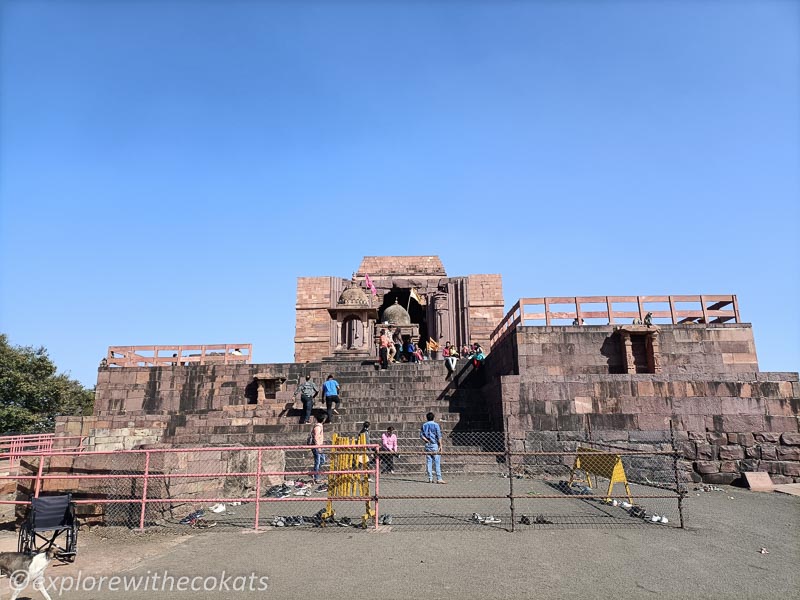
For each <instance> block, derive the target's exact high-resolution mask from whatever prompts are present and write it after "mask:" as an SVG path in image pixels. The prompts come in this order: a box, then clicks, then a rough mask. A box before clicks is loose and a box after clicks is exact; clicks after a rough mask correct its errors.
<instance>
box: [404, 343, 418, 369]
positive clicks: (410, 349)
mask: <svg viewBox="0 0 800 600" xmlns="http://www.w3.org/2000/svg"><path fill="white" fill-rule="evenodd" d="M405 350H406V358H407V359H408V362H410V363H413V362H417V355H416V348H415V347H414V342H412V341H411V338H408V341H407V342H406V344H405Z"/></svg>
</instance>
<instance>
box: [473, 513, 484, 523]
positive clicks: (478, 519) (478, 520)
mask: <svg viewBox="0 0 800 600" xmlns="http://www.w3.org/2000/svg"><path fill="white" fill-rule="evenodd" d="M472 520H473V521H475V522H476V523H483V517H482V516H480V515H479V514H478V513H472Z"/></svg>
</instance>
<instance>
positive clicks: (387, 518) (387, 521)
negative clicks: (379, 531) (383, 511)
mask: <svg viewBox="0 0 800 600" xmlns="http://www.w3.org/2000/svg"><path fill="white" fill-rule="evenodd" d="M381 524H382V525H391V524H392V515H383V516H382V517H381Z"/></svg>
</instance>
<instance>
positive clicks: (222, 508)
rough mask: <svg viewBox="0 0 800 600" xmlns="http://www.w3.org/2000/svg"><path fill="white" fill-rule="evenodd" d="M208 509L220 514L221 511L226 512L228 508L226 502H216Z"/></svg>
mask: <svg viewBox="0 0 800 600" xmlns="http://www.w3.org/2000/svg"><path fill="white" fill-rule="evenodd" d="M208 510H210V511H211V512H213V513H217V514H219V513H224V512H225V511H226V510H227V509H226V508H225V505H224V504H214V505H213V506H210V507H209V509H208Z"/></svg>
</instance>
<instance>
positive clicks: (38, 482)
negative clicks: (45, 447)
mask: <svg viewBox="0 0 800 600" xmlns="http://www.w3.org/2000/svg"><path fill="white" fill-rule="evenodd" d="M44 459H45V456H44V455H43V454H42V455H40V456H39V470H38V471H37V472H36V488H35V490H34V493H33V497H34V498H38V497H39V492H41V491H42V471H43V470H44Z"/></svg>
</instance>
